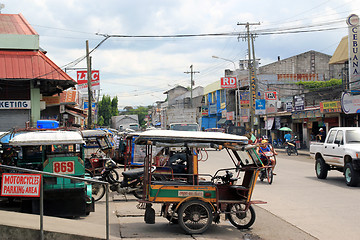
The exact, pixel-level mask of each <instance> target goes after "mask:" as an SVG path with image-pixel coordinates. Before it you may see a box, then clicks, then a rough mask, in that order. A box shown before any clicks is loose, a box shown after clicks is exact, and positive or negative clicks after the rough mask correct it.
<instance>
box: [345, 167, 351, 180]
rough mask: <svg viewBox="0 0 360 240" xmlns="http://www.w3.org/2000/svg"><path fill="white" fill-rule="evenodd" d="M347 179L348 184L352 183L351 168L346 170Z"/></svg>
mask: <svg viewBox="0 0 360 240" xmlns="http://www.w3.org/2000/svg"><path fill="white" fill-rule="evenodd" d="M345 179H346V182H348V183H349V182H351V170H350V168H346V170H345Z"/></svg>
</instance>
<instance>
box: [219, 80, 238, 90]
mask: <svg viewBox="0 0 360 240" xmlns="http://www.w3.org/2000/svg"><path fill="white" fill-rule="evenodd" d="M236 82H237V81H236V77H222V78H221V88H236Z"/></svg>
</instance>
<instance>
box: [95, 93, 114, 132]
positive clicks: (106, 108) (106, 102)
mask: <svg viewBox="0 0 360 240" xmlns="http://www.w3.org/2000/svg"><path fill="white" fill-rule="evenodd" d="M111 110H112V106H111V98H110V96H108V95H104V96H103V97H102V99H101V101H99V113H98V116H99V119H100V117H102V118H103V120H104V123H103V126H109V125H110V119H111V117H112V111H111ZM98 125H100V124H99V123H98Z"/></svg>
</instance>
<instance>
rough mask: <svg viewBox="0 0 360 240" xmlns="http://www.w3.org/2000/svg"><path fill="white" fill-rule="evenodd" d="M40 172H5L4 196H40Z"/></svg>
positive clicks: (2, 182) (2, 183) (3, 178)
mask: <svg viewBox="0 0 360 240" xmlns="http://www.w3.org/2000/svg"><path fill="white" fill-rule="evenodd" d="M40 184H41V175H40V174H20V173H19V174H14V173H3V174H2V181H1V196H3V197H40Z"/></svg>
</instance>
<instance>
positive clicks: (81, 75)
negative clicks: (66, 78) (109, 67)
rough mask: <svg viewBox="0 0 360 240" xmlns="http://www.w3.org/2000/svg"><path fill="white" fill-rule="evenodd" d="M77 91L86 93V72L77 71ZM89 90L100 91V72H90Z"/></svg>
mask: <svg viewBox="0 0 360 240" xmlns="http://www.w3.org/2000/svg"><path fill="white" fill-rule="evenodd" d="M76 76H77V83H78V85H77V89H78V90H80V91H87V88H88V85H87V81H88V78H87V71H77V72H76ZM91 88H92V90H100V72H99V70H92V71H91Z"/></svg>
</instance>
